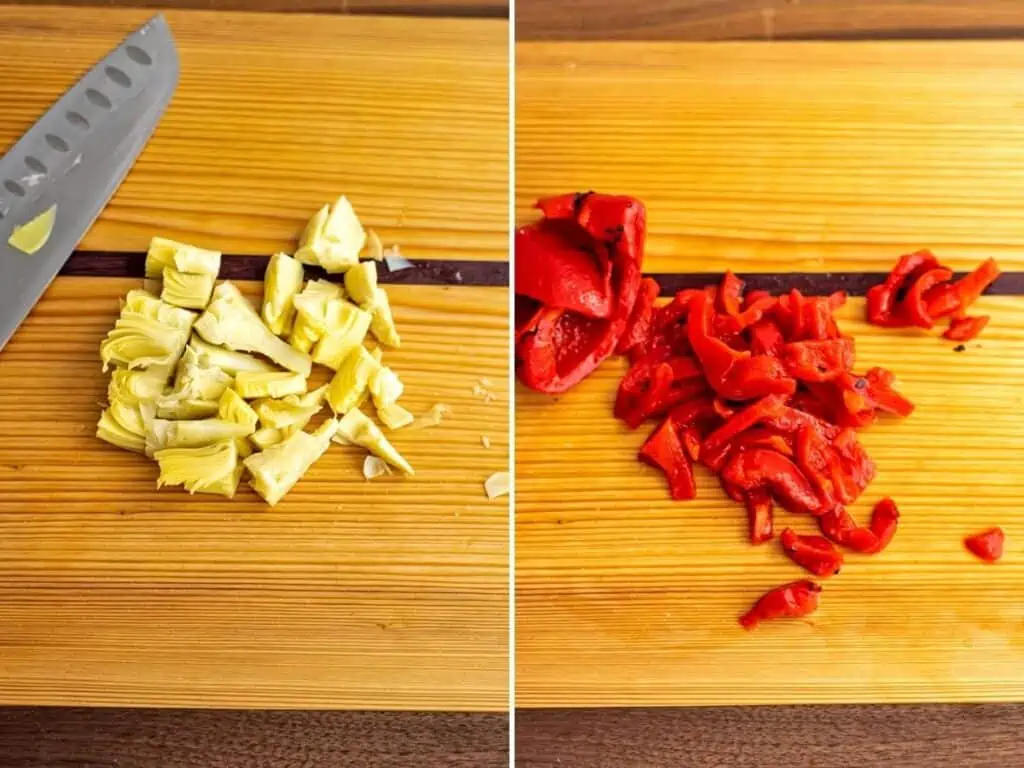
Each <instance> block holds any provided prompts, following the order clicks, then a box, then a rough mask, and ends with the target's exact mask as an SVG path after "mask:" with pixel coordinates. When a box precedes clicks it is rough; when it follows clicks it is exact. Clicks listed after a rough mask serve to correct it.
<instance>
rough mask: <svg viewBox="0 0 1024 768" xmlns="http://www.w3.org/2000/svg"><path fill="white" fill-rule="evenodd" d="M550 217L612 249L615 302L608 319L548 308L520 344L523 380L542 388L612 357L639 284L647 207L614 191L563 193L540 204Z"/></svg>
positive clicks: (597, 246)
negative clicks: (600, 193)
mask: <svg viewBox="0 0 1024 768" xmlns="http://www.w3.org/2000/svg"><path fill="white" fill-rule="evenodd" d="M537 205H538V207H539V208H540V209H541V210H542V211H543V213H544V215H545V216H546V217H547V218H548V219H565V220H568V221H575V222H576V224H577V225H578V226H579V227H580V229H581V230H582V231H583V232H585V233H587V234H589V235H590V237H591V238H592V240H593V246H594V247H593V249H592V250H593V251H595V252H600V251H601V249H607V250H608V251H609V253H610V261H611V272H612V278H611V280H612V288H613V290H614V301H613V304H612V312H611V315H610V316H609V318H608V319H607V320H594V319H591V318H587V317H584V316H583V315H579V314H577V313H574V312H568V311H565V310H561V309H553V308H548V309H547V310H545V312H544V313H543V314H542V316H541V318H540V320H539V322H538V323H537V324H536V328H535V329H534V331H533V332H532V333H527V334H523V335H522V337H521V339H520V342H519V345H518V347H517V350H516V352H517V355H516V356H517V361H518V369H519V375H520V378H521V379H522V381H523V383H524V384H526V386H528V387H531V388H532V389H536V390H539V391H541V392H549V393H559V392H565V391H566V390H568V389H569V388H571V387H572V386H573V385H575V384H577V383H578V382H580V381H581V380H582V379H584V378H585V377H586V376H587V375H589V374H590V373H591V372H592V371H593V370H594V369H595V368H596V367H597V366H598V365H600V363H601V362H602V361H603V360H604V359H605V358H606V357H608V356H609V355H610V354H611V353H612V352H613V351H614V350H615V346H616V344H617V343H618V341H619V338H620V337H621V336H622V333H623V331H624V330H625V329H626V325H627V323H628V322H629V318H630V315H631V314H632V311H633V304H634V303H635V302H636V296H637V292H638V291H639V288H640V277H641V268H642V266H643V265H642V262H643V244H644V235H645V232H646V226H645V211H644V207H643V205H641V204H640V202H639V201H637V200H633V199H632V198H628V197H613V196H610V195H596V194H588V195H563V196H561V197H556V198H549V199H547V200H541V201H539V202H538V203H537Z"/></svg>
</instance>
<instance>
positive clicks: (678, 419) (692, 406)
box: [670, 396, 719, 430]
mask: <svg viewBox="0 0 1024 768" xmlns="http://www.w3.org/2000/svg"><path fill="white" fill-rule="evenodd" d="M670 418H671V419H672V423H673V424H674V425H675V427H676V429H680V430H681V429H683V428H685V427H689V426H693V425H695V424H703V423H706V422H708V421H718V418H719V417H718V413H717V412H716V411H715V405H714V402H713V400H712V399H711V398H710V397H707V396H705V397H695V398H693V399H692V400H689V401H687V402H684V403H682V404H681V405H677V406H676V407H675V408H673V409H672V413H671V414H670Z"/></svg>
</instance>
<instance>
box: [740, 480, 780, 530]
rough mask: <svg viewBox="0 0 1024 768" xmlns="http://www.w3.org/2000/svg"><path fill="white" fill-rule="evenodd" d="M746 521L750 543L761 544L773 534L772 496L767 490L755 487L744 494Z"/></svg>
mask: <svg viewBox="0 0 1024 768" xmlns="http://www.w3.org/2000/svg"><path fill="white" fill-rule="evenodd" d="M744 501H745V503H746V505H747V523H748V526H749V529H750V543H751V544H762V543H764V542H766V541H770V540H771V539H772V537H774V536H775V520H774V517H773V515H772V497H771V494H770V493H768V491H766V490H764V489H760V488H755V489H754V490H752V491H750V492H749V493H747V494H746V499H745V500H744Z"/></svg>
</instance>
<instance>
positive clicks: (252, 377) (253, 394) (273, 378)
mask: <svg viewBox="0 0 1024 768" xmlns="http://www.w3.org/2000/svg"><path fill="white" fill-rule="evenodd" d="M235 391H236V392H237V393H238V394H239V395H241V396H242V397H243V398H245V399H246V400H254V399H255V398H257V397H285V396H287V395H301V394H303V393H304V392H305V391H306V378H305V377H304V376H301V375H300V374H298V373H287V372H284V371H274V372H272V373H256V372H252V371H242V372H241V373H239V374H238V375H237V376H235Z"/></svg>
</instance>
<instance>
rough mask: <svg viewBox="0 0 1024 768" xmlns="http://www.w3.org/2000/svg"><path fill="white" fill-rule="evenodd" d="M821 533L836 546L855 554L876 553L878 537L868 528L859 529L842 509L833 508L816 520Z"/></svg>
mask: <svg viewBox="0 0 1024 768" xmlns="http://www.w3.org/2000/svg"><path fill="white" fill-rule="evenodd" d="M818 527H819V528H821V532H822V533H823V534H825V536H827V537H828V538H830V539H831V540H832V541H834V542H835V543H836V544H839V545H841V546H844V547H847V548H848V549H852V550H854V551H856V552H866V553H870V552H877V551H878V548H879V541H878V536H877V535H876V534H875V533H874V532H872V531H871V530H870V529H869V528H861V527H860V526H858V525H857V523H856V522H854V519H853V518H852V517H850V513H849V512H847V511H846V509H845V508H843V507H834V508H833V509H830V510H829V511H827V512H826V513H825V514H823V515H822V516H821V517H819V518H818Z"/></svg>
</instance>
